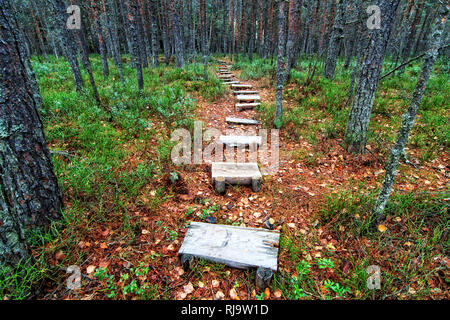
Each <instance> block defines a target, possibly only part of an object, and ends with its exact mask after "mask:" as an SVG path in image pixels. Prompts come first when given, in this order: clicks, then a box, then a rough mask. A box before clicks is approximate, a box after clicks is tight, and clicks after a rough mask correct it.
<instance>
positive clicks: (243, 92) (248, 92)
mask: <svg viewBox="0 0 450 320" xmlns="http://www.w3.org/2000/svg"><path fill="white" fill-rule="evenodd" d="M233 94H235V95H239V94H258V91H251V90H247V91H233Z"/></svg>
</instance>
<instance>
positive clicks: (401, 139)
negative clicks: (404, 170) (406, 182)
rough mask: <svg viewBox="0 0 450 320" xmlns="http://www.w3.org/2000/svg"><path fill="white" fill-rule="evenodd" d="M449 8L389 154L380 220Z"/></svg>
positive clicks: (443, 12)
mask: <svg viewBox="0 0 450 320" xmlns="http://www.w3.org/2000/svg"><path fill="white" fill-rule="evenodd" d="M448 14H449V10H448V7H447V5H441V7H440V9H439V16H438V17H439V18H438V20H437V21H436V25H435V27H434V31H433V34H432V36H431V39H430V40H429V42H430V45H429V48H430V49H429V50H428V51H427V53H426V55H425V58H424V62H423V65H422V71H421V72H420V75H419V79H418V81H417V85H416V89H415V90H414V94H413V98H412V100H411V103H410V105H409V108H408V110H406V112H405V113H404V114H403V117H402V124H401V127H400V131H399V134H398V137H397V142H396V143H395V145H394V147H393V148H392V150H391V154H390V156H389V160H388V165H387V168H386V175H385V177H384V182H383V185H382V186H381V190H380V193H379V195H378V199H377V201H376V203H375V207H374V209H373V213H374V214H375V215H376V217H377V219H378V221H380V220H381V219H382V218H383V212H384V209H385V207H386V204H387V202H388V200H389V196H390V194H391V192H392V187H393V185H394V182H395V176H396V175H397V169H398V163H399V160H400V158H401V157H402V155H404V152H405V145H406V142H407V141H408V137H409V133H410V132H411V128H412V127H413V125H414V120H415V118H416V114H417V111H418V110H419V106H420V102H421V101H422V97H423V94H424V92H425V90H426V88H427V84H428V80H429V79H430V75H431V72H432V70H433V65H434V63H435V61H436V59H437V58H438V54H439V52H438V51H439V47H440V45H441V40H442V34H443V32H444V28H445V23H446V22H447V18H448Z"/></svg>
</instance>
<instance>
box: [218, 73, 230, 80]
mask: <svg viewBox="0 0 450 320" xmlns="http://www.w3.org/2000/svg"><path fill="white" fill-rule="evenodd" d="M232 77H233V75H232V74H219V78H221V79H228V78H232Z"/></svg>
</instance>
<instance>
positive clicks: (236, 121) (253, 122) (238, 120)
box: [225, 117, 260, 125]
mask: <svg viewBox="0 0 450 320" xmlns="http://www.w3.org/2000/svg"><path fill="white" fill-rule="evenodd" d="M225 121H226V122H228V123H234V124H248V125H258V124H260V122H259V121H257V120H253V119H242V118H233V117H227V118H226V119H225Z"/></svg>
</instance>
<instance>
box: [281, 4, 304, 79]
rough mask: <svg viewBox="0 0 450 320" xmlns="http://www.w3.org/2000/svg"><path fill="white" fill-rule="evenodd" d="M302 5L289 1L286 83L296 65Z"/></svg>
mask: <svg viewBox="0 0 450 320" xmlns="http://www.w3.org/2000/svg"><path fill="white" fill-rule="evenodd" d="M300 5H301V1H300V0H291V1H289V19H288V20H289V31H288V39H287V43H286V54H287V65H286V72H285V76H284V82H285V83H286V82H287V81H288V80H289V76H290V72H291V66H292V65H293V64H294V60H295V59H296V58H297V56H296V53H295V40H296V38H297V37H298V34H299V30H298V20H299V12H300Z"/></svg>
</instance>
